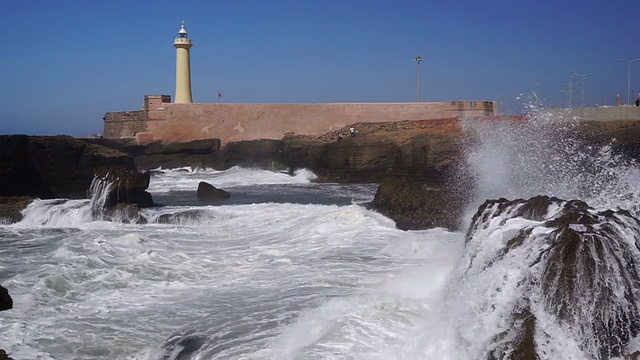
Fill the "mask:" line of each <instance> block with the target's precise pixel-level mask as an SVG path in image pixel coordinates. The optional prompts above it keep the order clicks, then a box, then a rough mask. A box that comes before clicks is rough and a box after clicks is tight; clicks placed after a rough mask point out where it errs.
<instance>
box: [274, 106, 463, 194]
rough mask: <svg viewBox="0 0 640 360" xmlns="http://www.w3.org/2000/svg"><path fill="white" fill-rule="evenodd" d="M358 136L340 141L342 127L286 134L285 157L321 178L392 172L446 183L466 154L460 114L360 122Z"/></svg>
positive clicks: (355, 178)
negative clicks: (317, 132)
mask: <svg viewBox="0 0 640 360" xmlns="http://www.w3.org/2000/svg"><path fill="white" fill-rule="evenodd" d="M354 127H355V128H356V134H357V135H356V136H355V137H353V138H352V137H348V136H347V137H345V138H344V140H342V141H336V139H337V136H338V133H342V134H348V131H349V129H348V128H345V129H341V130H338V131H335V132H331V133H327V134H323V135H319V136H294V135H290V136H285V137H284V138H283V140H282V141H283V149H282V152H283V157H284V163H285V164H286V165H287V166H289V167H290V168H292V169H296V168H307V169H310V170H312V171H313V172H314V173H315V174H316V175H318V177H319V181H331V182H379V181H380V180H381V179H382V178H385V177H389V176H401V177H403V178H405V179H411V180H414V181H421V182H424V183H428V184H432V185H435V184H440V183H442V182H443V181H446V179H447V178H449V177H450V174H451V173H453V172H455V171H456V169H457V168H459V166H460V164H459V162H460V161H462V160H464V157H463V156H462V154H463V153H462V150H463V147H462V146H461V140H462V139H463V133H462V130H461V128H460V126H459V120H458V119H455V118H452V119H440V120H425V121H401V122H390V123H359V124H355V125H354Z"/></svg>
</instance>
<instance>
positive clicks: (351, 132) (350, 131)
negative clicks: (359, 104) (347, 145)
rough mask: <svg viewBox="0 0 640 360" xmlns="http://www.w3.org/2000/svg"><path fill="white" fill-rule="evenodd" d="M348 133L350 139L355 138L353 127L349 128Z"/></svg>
mask: <svg viewBox="0 0 640 360" xmlns="http://www.w3.org/2000/svg"><path fill="white" fill-rule="evenodd" d="M349 133H350V134H351V137H356V129H355V128H354V127H353V126H352V127H350V128H349Z"/></svg>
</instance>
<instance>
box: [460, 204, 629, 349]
mask: <svg viewBox="0 0 640 360" xmlns="http://www.w3.org/2000/svg"><path fill="white" fill-rule="evenodd" d="M516 219H517V221H516ZM525 220H526V221H525ZM514 221H515V222H514ZM508 223H509V224H511V225H509V231H508V232H505V231H502V230H500V228H501V226H503V225H505V224H508ZM516 226H518V227H516ZM487 231H489V232H491V231H494V232H499V234H500V235H501V236H508V237H507V238H504V239H502V242H503V243H504V247H503V248H501V249H496V250H495V252H493V254H494V255H493V256H492V257H488V258H486V257H485V256H486V254H487V252H486V250H489V249H490V248H487V247H489V246H491V245H486V246H485V247H483V245H482V241H483V239H487V238H489V237H490V235H489V233H487ZM637 239H640V220H638V219H636V218H635V217H633V216H632V215H631V214H630V213H629V212H628V211H625V210H617V211H613V210H607V211H596V210H594V209H593V208H591V207H589V205H588V204H586V203H585V202H583V201H579V200H571V201H564V200H560V199H557V198H552V197H547V196H537V197H534V198H531V199H529V200H524V199H517V200H513V201H509V200H506V199H498V200H487V201H486V202H485V203H484V204H483V205H481V206H480V207H479V209H478V212H477V213H476V214H475V216H474V223H473V224H472V226H471V228H470V230H469V232H468V233H467V247H469V246H472V248H478V249H483V248H484V249H486V250H485V252H484V253H483V254H482V259H480V258H478V259H476V256H475V255H474V254H471V255H470V259H472V260H471V261H472V266H475V267H477V268H479V269H483V271H484V270H486V269H489V268H491V267H493V266H497V265H496V264H499V263H500V262H501V261H503V259H507V258H509V257H510V256H511V254H518V253H520V254H521V255H513V256H520V257H518V258H517V259H518V262H520V263H519V264H518V266H522V269H512V270H511V271H512V273H514V274H515V273H519V272H522V273H525V274H530V276H528V277H524V278H523V280H522V281H520V282H518V283H517V285H516V286H517V287H518V288H519V289H518V290H515V289H506V290H505V291H510V292H511V293H513V294H521V298H519V299H516V300H514V304H516V305H514V307H513V309H512V312H511V314H510V316H509V317H508V319H510V320H509V321H508V324H509V325H507V326H506V327H507V328H509V329H510V330H507V331H506V332H504V333H501V334H496V336H495V338H494V340H495V341H494V344H495V349H494V350H492V351H490V353H489V354H488V356H487V358H488V359H494V358H495V359H535V358H537V357H540V354H538V351H539V350H538V349H536V348H535V346H536V345H535V344H540V343H541V342H544V341H545V340H544V339H545V338H546V337H548V336H550V334H548V333H546V332H545V328H542V327H538V326H537V325H536V324H537V323H538V322H541V321H543V322H544V321H546V322H548V321H549V319H555V320H553V321H555V323H556V324H555V326H557V327H558V331H566V330H561V329H572V330H571V332H565V333H564V336H569V337H574V338H573V339H572V341H575V342H576V343H577V344H578V346H579V347H580V349H581V350H582V351H583V352H584V354H585V355H586V356H587V357H588V358H599V359H612V358H620V357H622V358H625V359H626V358H633V355H632V354H631V353H632V352H633V351H634V349H633V347H632V346H629V345H630V343H631V341H632V339H634V338H636V337H637V336H638V335H639V334H640V311H639V309H638V305H637V304H638V303H639V301H640V298H638V294H639V293H640V269H639V268H638V264H637V262H636V261H637V259H638V258H639V256H640V251H639V245H640V244H639V243H638V241H637ZM472 242H473V243H474V244H473V245H471V243H472ZM494 244H495V243H494ZM523 249H526V250H523ZM491 251H494V250H491ZM523 251H525V253H526V255H527V256H526V257H524V258H523V257H522V252H523ZM510 263H511V264H513V260H511V262H510ZM502 266H504V265H502ZM496 291H502V290H501V289H498V290H496ZM518 304H519V305H518ZM533 306H535V307H536V308H537V309H538V310H537V312H533V311H530V310H529V309H530V308H531V307H533ZM541 311H542V312H544V314H545V317H544V318H543V319H539V318H538V317H537V316H539V315H540V314H541ZM532 334H533V335H532ZM532 336H533V338H534V341H531V337H532ZM523 354H529V355H523Z"/></svg>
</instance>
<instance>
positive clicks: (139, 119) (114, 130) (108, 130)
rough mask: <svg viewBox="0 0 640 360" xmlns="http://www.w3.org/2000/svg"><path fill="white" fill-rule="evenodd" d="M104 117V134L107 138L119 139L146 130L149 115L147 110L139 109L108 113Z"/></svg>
mask: <svg viewBox="0 0 640 360" xmlns="http://www.w3.org/2000/svg"><path fill="white" fill-rule="evenodd" d="M102 119H103V120H104V134H103V136H104V137H105V138H107V139H118V138H126V137H133V136H134V135H135V134H137V133H140V132H146V131H147V124H148V120H149V117H148V113H147V111H145V110H137V111H128V112H127V111H121V112H111V113H106V114H105V115H104V117H103V118H102Z"/></svg>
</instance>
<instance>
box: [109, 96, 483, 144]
mask: <svg viewBox="0 0 640 360" xmlns="http://www.w3.org/2000/svg"><path fill="white" fill-rule="evenodd" d="M154 104H157V107H156V108H151V106H149V105H151V103H150V102H148V101H145V106H149V108H148V113H147V118H146V119H144V118H143V117H141V118H140V120H142V121H141V122H144V125H143V124H135V120H134V119H133V118H132V115H131V114H132V113H134V112H130V113H129V115H128V117H125V116H123V115H122V114H123V113H107V115H105V131H104V134H105V137H107V138H123V137H134V136H135V137H136V138H137V139H138V140H139V141H140V140H142V139H144V141H155V140H161V141H164V142H175V141H190V140H194V139H209V138H219V139H220V141H221V143H222V144H223V145H224V144H226V143H228V142H231V141H241V140H255V139H281V138H282V137H283V135H284V134H286V133H288V134H298V135H312V134H323V133H327V132H331V131H336V130H339V129H342V128H344V127H345V126H348V125H351V124H356V123H359V122H389V121H402V120H429V119H442V118H454V117H463V116H490V115H493V114H494V111H495V103H494V102H491V101H452V102H411V103H333V104H175V103H166V102H154ZM136 113H137V112H136ZM136 125H139V126H136ZM142 131H144V132H145V133H144V134H139V133H140V132H142ZM144 141H143V142H144Z"/></svg>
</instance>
